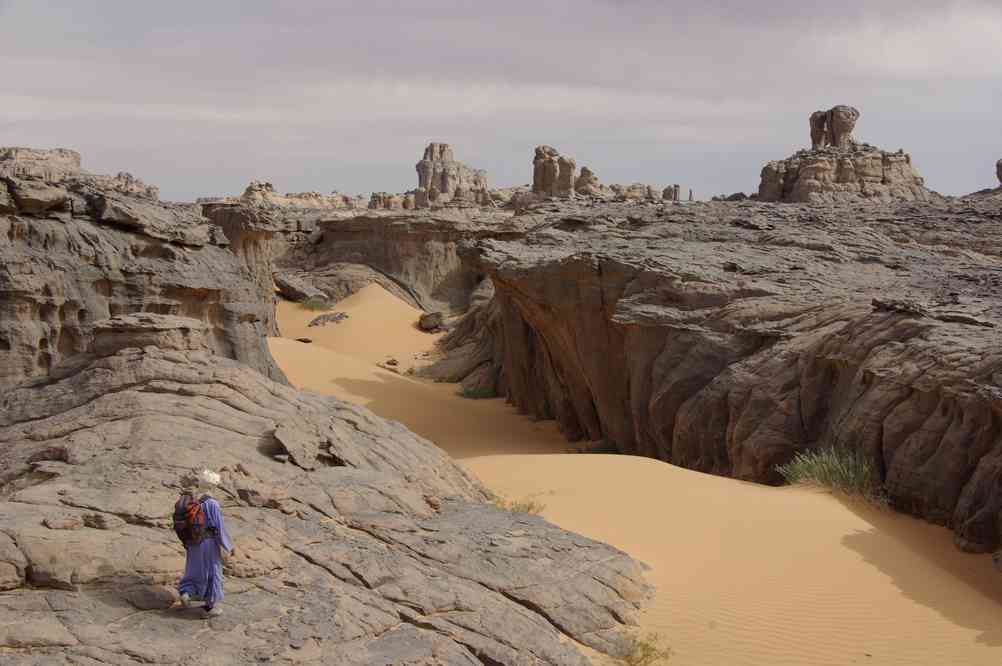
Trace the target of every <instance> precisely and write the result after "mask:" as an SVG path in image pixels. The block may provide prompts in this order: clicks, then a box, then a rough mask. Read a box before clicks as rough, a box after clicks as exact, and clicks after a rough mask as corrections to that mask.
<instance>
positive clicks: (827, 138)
mask: <svg viewBox="0 0 1002 666" xmlns="http://www.w3.org/2000/svg"><path fill="white" fill-rule="evenodd" d="M857 120H859V110H857V109H855V108H853V107H851V106H845V105H844V104H840V105H838V106H833V107H832V108H830V109H829V110H827V111H815V112H814V113H812V114H811V118H810V127H811V150H820V149H822V148H825V147H826V146H833V147H835V148H838V149H840V150H846V149H848V148H851V147H852V145H853V144H854V143H855V140H854V139H853V138H852V131H853V129H855V127H856V121H857Z"/></svg>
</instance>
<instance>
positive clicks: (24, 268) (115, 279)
mask: <svg viewBox="0 0 1002 666" xmlns="http://www.w3.org/2000/svg"><path fill="white" fill-rule="evenodd" d="M17 150H19V151H23V150H25V149H17ZM40 152H41V151H35V152H34V153H32V154H33V155H35V157H36V158H37V159H33V160H31V161H30V168H29V167H25V166H24V164H23V162H12V163H13V164H15V165H17V164H21V166H20V167H18V168H17V169H15V168H14V167H12V166H10V165H8V167H7V172H8V173H9V174H16V175H7V176H3V177H2V178H0V183H3V186H4V187H5V188H6V190H7V192H9V196H8V197H7V199H6V200H7V202H8V203H6V204H5V203H3V201H2V200H0V206H3V210H6V211H7V212H6V213H3V212H0V388H5V387H9V386H11V385H12V384H14V383H16V382H18V381H20V380H22V379H25V378H29V377H41V376H45V375H47V374H48V373H49V372H50V371H51V369H52V368H53V367H55V366H56V365H57V364H58V363H59V362H60V361H61V360H62V359H64V358H67V357H70V356H72V355H74V354H78V353H80V352H82V351H83V350H84V349H86V348H87V346H88V345H89V343H90V341H91V339H92V337H93V334H94V330H93V326H94V323H95V322H97V321H100V320H103V319H107V318H108V317H110V316H116V315H123V314H130V313H138V312H154V313H158V314H171V315H180V316H186V317H192V318H195V319H199V320H201V321H203V322H205V323H206V324H207V325H208V326H209V332H208V335H207V339H208V340H209V342H210V345H211V347H212V349H213V351H214V352H215V353H217V354H220V355H222V356H226V357H229V358H234V359H237V360H239V361H241V362H242V363H245V364H246V365H248V366H250V367H252V368H254V369H256V370H258V371H260V372H262V373H264V374H266V375H268V376H270V377H272V378H275V379H280V380H281V379H283V375H282V373H281V371H280V370H279V369H278V367H277V366H276V365H275V363H274V361H273V360H272V358H271V355H270V354H269V353H268V351H267V349H266V347H265V343H264V339H263V338H264V336H266V335H270V334H274V333H276V331H277V329H276V326H275V319H274V305H273V302H272V301H273V297H272V291H273V289H274V287H273V285H272V283H271V267H270V265H269V264H268V256H269V250H268V248H267V245H268V243H269V242H270V240H269V239H270V237H271V235H272V234H273V231H272V229H271V228H270V227H269V226H268V225H267V224H266V223H262V222H260V221H258V220H252V219H249V218H246V219H243V218H242V219H235V218H234V219H233V220H232V221H230V222H228V223H227V225H225V226H224V227H222V228H220V227H216V226H213V225H212V224H211V223H210V222H209V220H207V219H206V218H204V217H203V216H202V215H201V214H200V212H199V210H198V207H197V206H192V205H185V204H170V203H163V202H159V201H157V200H156V199H155V197H153V196H152V193H151V191H150V188H146V187H145V186H139V185H137V183H138V182H140V181H137V180H136V179H134V178H131V177H128V178H127V177H126V175H125V174H120V175H119V176H115V177H105V176H95V175H92V174H86V173H83V172H80V171H78V170H77V171H74V170H73V169H71V168H70V167H69V166H67V160H68V159H69V158H67V157H66V156H65V155H62V153H59V154H57V155H56V157H55V158H54V160H53V161H52V163H51V164H50V165H49V166H46V163H45V160H44V159H43V157H42V156H38V155H37V154H36V153H40ZM67 152H71V151H67ZM18 154H20V153H18ZM74 155H75V153H74ZM76 159H78V156H77V158H76ZM71 161H72V160H71ZM0 164H3V162H0ZM0 199H3V197H0ZM11 204H12V205H11Z"/></svg>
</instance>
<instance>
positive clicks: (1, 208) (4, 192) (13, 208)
mask: <svg viewBox="0 0 1002 666" xmlns="http://www.w3.org/2000/svg"><path fill="white" fill-rule="evenodd" d="M15 212H17V205H16V204H15V203H14V197H13V196H11V194H10V190H9V189H8V187H7V182H6V181H4V180H0V215H2V214H4V213H15Z"/></svg>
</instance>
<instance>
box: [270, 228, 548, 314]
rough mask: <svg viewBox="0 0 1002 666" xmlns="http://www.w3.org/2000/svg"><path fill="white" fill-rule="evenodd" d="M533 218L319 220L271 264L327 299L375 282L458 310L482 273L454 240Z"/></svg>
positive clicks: (414, 299) (515, 231)
mask: <svg viewBox="0 0 1002 666" xmlns="http://www.w3.org/2000/svg"><path fill="white" fill-rule="evenodd" d="M534 222H535V220H534V219H533V218H532V217H528V218H526V219H524V220H523V219H521V218H519V217H513V216H512V215H511V214H510V213H504V212H501V211H495V210H491V211H474V210H473V209H465V210H462V209H451V210H441V211H435V212H428V211H415V212H414V213H398V214H370V215H359V216H356V217H353V218H351V219H333V220H329V221H321V222H318V224H317V235H316V237H315V239H314V241H313V242H312V243H309V244H301V245H297V246H295V247H293V248H292V249H290V250H289V251H288V253H287V254H285V255H284V256H283V257H282V258H281V259H280V260H279V261H278V270H279V271H281V272H282V279H283V280H284V279H285V278H286V277H287V276H288V277H292V278H294V279H297V280H299V281H301V282H304V283H306V284H309V285H312V286H313V287H316V288H318V289H320V290H322V291H323V292H325V293H326V294H327V296H328V298H330V299H331V300H334V301H336V300H340V299H341V298H344V297H346V296H349V295H351V294H353V293H355V292H356V291H358V290H359V289H361V288H362V287H364V286H366V285H367V284H371V283H372V282H376V283H378V284H381V285H382V286H383V287H384V288H386V289H387V290H389V291H390V292H391V293H394V294H396V295H397V296H399V297H400V298H403V299H404V300H406V301H408V302H409V303H411V304H412V305H414V306H415V307H418V308H421V309H423V310H426V311H428V312H436V311H443V312H455V311H462V310H465V309H466V308H467V307H468V305H469V299H470V294H471V293H472V291H473V289H474V287H476V285H477V284H478V282H479V281H480V277H481V276H479V275H478V274H477V272H476V271H475V270H472V269H470V268H469V267H467V266H464V265H463V263H462V261H461V260H460V258H459V255H458V254H457V252H456V248H457V245H458V244H459V242H460V241H462V240H470V239H476V238H487V237H491V238H505V237H512V236H519V235H521V234H522V233H524V231H525V229H526V228H527V227H526V224H532V223H534Z"/></svg>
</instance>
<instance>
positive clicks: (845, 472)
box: [776, 446, 883, 503]
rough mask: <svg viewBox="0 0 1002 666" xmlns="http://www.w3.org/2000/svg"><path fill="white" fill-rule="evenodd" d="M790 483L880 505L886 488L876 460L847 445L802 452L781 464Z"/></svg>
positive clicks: (779, 469)
mask: <svg viewBox="0 0 1002 666" xmlns="http://www.w3.org/2000/svg"><path fill="white" fill-rule="evenodd" d="M776 471H777V472H779V473H780V474H781V475H782V476H783V478H784V479H786V481H787V483H805V484H811V485H817V486H822V487H825V488H829V489H831V490H834V491H837V492H840V493H845V494H846V495H855V496H859V497H864V498H866V499H868V500H872V501H875V502H878V503H879V502H880V500H881V498H882V496H883V488H882V486H881V483H880V475H879V474H878V473H877V470H876V469H874V466H873V461H872V460H871V459H870V457H869V456H867V455H866V453H865V452H863V451H859V450H857V449H850V448H848V447H844V446H834V447H828V448H824V449H817V450H814V451H800V452H798V453H797V454H796V455H795V456H793V460H791V461H790V462H788V463H786V464H785V465H778V466H777V467H776Z"/></svg>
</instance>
